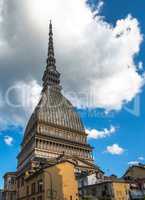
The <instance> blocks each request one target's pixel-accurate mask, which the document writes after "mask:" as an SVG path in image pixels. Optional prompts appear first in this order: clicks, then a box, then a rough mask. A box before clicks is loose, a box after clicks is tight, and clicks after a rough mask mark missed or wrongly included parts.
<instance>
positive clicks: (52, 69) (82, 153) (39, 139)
mask: <svg viewBox="0 0 145 200" xmlns="http://www.w3.org/2000/svg"><path fill="white" fill-rule="evenodd" d="M42 80H43V89H42V93H41V99H40V101H39V103H38V105H37V106H36V108H35V110H34V112H33V114H32V115H31V117H30V119H29V122H28V124H27V127H26V130H25V134H24V138H23V141H22V144H21V151H20V153H19V155H18V157H17V158H18V167H17V173H18V176H19V175H21V174H22V173H24V172H25V171H26V170H27V169H28V168H29V165H30V163H31V161H32V160H35V159H45V160H47V161H48V163H49V161H50V160H53V159H55V158H59V157H61V156H62V155H63V156H64V155H65V156H67V157H70V158H76V160H78V166H79V161H80V160H84V161H85V162H86V163H90V165H91V164H92V161H93V160H92V147H91V146H90V145H88V144H87V134H86V132H85V129H84V126H83V123H82V121H81V119H80V117H79V115H78V113H77V112H76V110H75V109H74V107H73V105H72V104H71V102H70V101H69V100H68V99H66V98H65V97H64V96H63V95H62V93H61V89H62V87H61V85H60V73H59V72H58V71H57V68H56V60H55V55H54V46H53V32H52V23H51V22H50V25H49V44H48V57H47V63H46V69H45V71H44V75H43V79H42Z"/></svg>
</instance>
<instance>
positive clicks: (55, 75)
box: [43, 20, 60, 90]
mask: <svg viewBox="0 0 145 200" xmlns="http://www.w3.org/2000/svg"><path fill="white" fill-rule="evenodd" d="M46 64H47V65H46V70H45V72H44V75H43V90H45V88H46V87H48V86H53V87H54V86H55V87H57V88H60V85H59V84H60V79H59V78H60V73H59V72H58V71H57V70H56V60H55V56H54V47H53V31H52V21H51V20H50V22H49V42H48V55H47V63H46Z"/></svg>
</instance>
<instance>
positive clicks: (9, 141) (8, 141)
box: [4, 136, 14, 146]
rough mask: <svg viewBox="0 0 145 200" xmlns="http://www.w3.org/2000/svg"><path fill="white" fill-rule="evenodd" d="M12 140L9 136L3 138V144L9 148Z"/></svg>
mask: <svg viewBox="0 0 145 200" xmlns="http://www.w3.org/2000/svg"><path fill="white" fill-rule="evenodd" d="M13 141H14V139H13V138H12V137H10V136H5V137H4V142H5V144H6V145H8V146H11V145H12V144H13Z"/></svg>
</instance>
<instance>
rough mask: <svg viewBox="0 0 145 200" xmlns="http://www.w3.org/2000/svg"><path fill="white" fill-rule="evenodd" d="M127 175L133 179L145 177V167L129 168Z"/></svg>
mask: <svg viewBox="0 0 145 200" xmlns="http://www.w3.org/2000/svg"><path fill="white" fill-rule="evenodd" d="M125 177H131V178H133V179H140V178H141V179H143V178H145V167H144V168H143V167H138V166H134V167H132V168H130V169H129V170H128V172H127V173H126V175H125Z"/></svg>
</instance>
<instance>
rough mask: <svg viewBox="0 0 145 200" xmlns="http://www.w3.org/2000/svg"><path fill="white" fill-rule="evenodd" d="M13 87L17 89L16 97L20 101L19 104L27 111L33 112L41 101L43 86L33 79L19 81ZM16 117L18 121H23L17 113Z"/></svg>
mask: <svg viewBox="0 0 145 200" xmlns="http://www.w3.org/2000/svg"><path fill="white" fill-rule="evenodd" d="M13 88H14V90H16V97H17V99H18V101H19V104H18V105H19V106H21V107H22V108H23V109H24V110H25V111H26V112H28V113H31V112H32V111H33V109H34V108H35V106H36V105H37V103H38V101H39V98H40V93H41V89H42V88H41V86H40V85H39V84H38V83H37V81H36V80H31V81H27V82H24V81H18V82H16V83H15V85H14V87H13ZM14 118H15V119H16V120H17V121H21V119H20V117H18V116H16V115H15V116H14Z"/></svg>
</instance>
